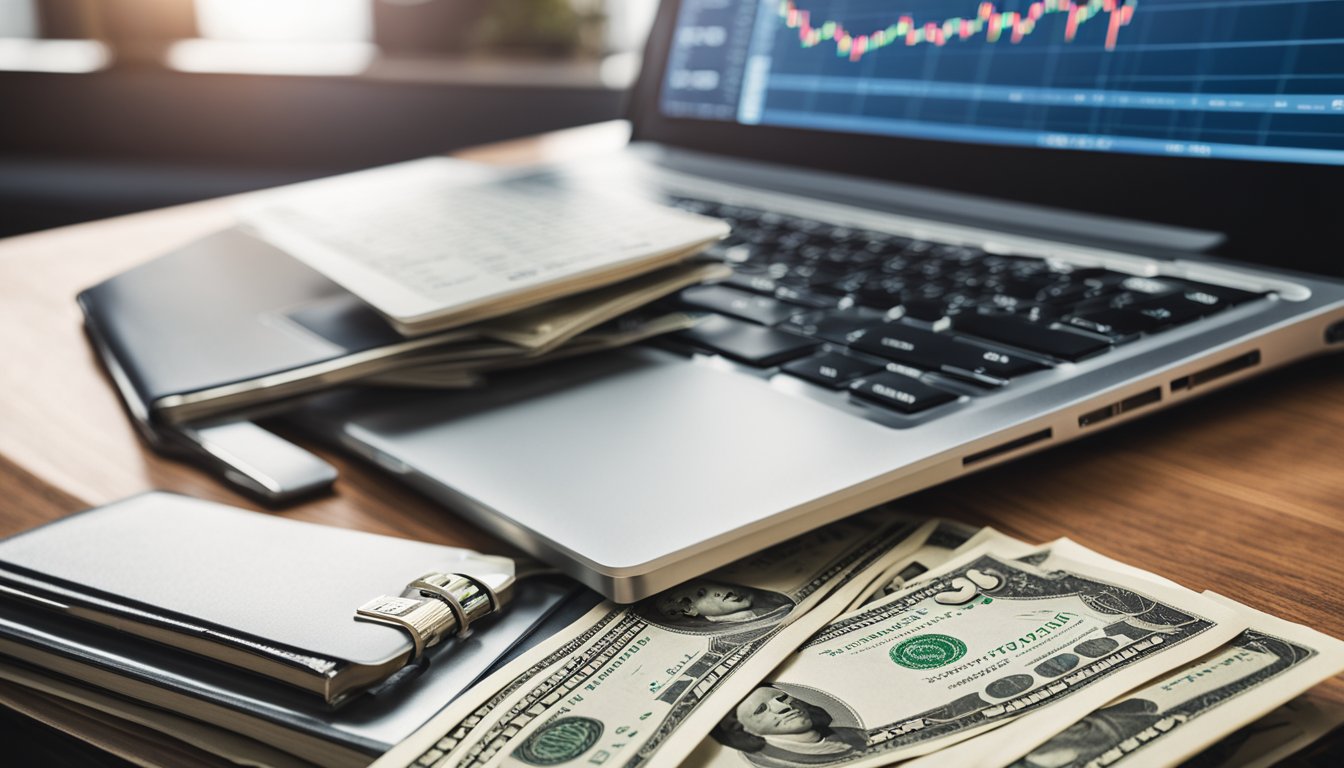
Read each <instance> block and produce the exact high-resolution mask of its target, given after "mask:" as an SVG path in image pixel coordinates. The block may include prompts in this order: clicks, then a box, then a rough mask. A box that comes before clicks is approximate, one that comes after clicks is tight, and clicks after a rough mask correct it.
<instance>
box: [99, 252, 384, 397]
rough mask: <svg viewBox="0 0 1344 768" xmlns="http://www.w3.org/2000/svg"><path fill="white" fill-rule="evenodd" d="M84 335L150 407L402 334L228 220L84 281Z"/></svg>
mask: <svg viewBox="0 0 1344 768" xmlns="http://www.w3.org/2000/svg"><path fill="white" fill-rule="evenodd" d="M78 301H79V305H80V308H81V309H82V310H83V312H84V317H85V323H86V325H87V326H88V329H89V332H90V335H91V336H93V337H94V338H95V339H96V340H97V341H98V344H99V346H100V348H101V349H100V351H101V352H103V353H104V354H105V355H108V356H110V357H111V358H113V361H114V362H115V365H116V367H118V368H119V369H120V370H121V372H123V373H124V375H125V376H124V377H125V384H127V385H129V387H130V388H131V389H132V390H133V392H134V394H135V396H136V397H135V398H131V397H130V395H129V394H128V395H127V399H128V400H133V399H138V400H139V402H140V403H143V404H145V406H147V407H148V408H149V410H150V411H151V412H152V411H153V410H154V405H155V403H158V402H159V401H161V400H163V399H164V398H167V397H171V396H173V395H183V394H188V393H192V392H199V391H201V390H207V389H211V388H215V387H219V386H223V385H227V384H236V383H239V382H246V381H252V380H255V379H258V378H261V377H263V376H267V375H271V374H276V373H281V372H284V371H290V370H293V369H296V368H301V367H303V366H307V365H313V364H315V363H320V362H324V361H328V360H335V359H338V358H341V357H345V356H347V355H350V354H352V353H355V352H359V351H363V350H368V349H375V348H378V347H383V346H387V345H389V344H395V343H398V342H402V341H404V340H405V339H404V338H403V337H402V336H401V334H399V333H397V332H396V331H395V330H394V329H393V328H392V327H391V326H390V325H388V324H387V322H386V321H384V320H383V319H382V317H381V316H379V315H378V313H377V312H375V311H373V310H372V309H370V308H369V307H367V306H365V305H364V304H363V303H362V302H360V301H359V300H358V299H356V298H355V297H354V296H352V295H351V294H350V293H349V292H347V291H345V290H344V289H342V288H341V287H340V286H338V285H336V284H335V283H333V282H331V281H330V280H328V279H327V278H325V277H323V276H322V275H320V274H318V273H317V272H315V271H313V270H312V269H310V268H308V267H306V266H304V265H303V264H301V263H299V262H298V261H295V260H294V259H293V258H291V257H290V256H289V255H288V254H286V253H284V252H283V251H281V250H279V249H278V248H276V247H275V246H272V245H270V244H268V243H266V242H264V241H262V240H260V239H258V238H256V237H254V236H252V235H250V234H248V233H247V232H245V231H243V230H241V229H237V228H230V229H225V230H222V231H220V232H216V233H214V234H211V235H209V236H207V237H204V238H202V239H200V240H197V241H194V242H192V243H189V244H187V245H185V246H183V247H182V248H180V249H178V250H176V251H173V252H171V253H168V254H165V255H163V256H160V257H158V258H156V259H154V260H152V261H149V262H146V263H144V264H142V265H140V266H138V267H135V268H133V269H130V270H127V271H126V272H123V273H122V274H120V275H117V276H115V277H112V278H110V279H108V280H105V281H104V282H102V283H99V284H98V285H96V286H93V287H92V288H89V289H86V290H85V291H83V292H82V293H80V294H79V297H78Z"/></svg>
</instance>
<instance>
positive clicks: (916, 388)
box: [849, 372, 957, 413]
mask: <svg viewBox="0 0 1344 768" xmlns="http://www.w3.org/2000/svg"><path fill="white" fill-rule="evenodd" d="M849 391H850V394H852V395H854V396H856V397H861V398H863V399H864V400H869V401H871V402H874V403H878V404H880V405H884V406H886V407H888V408H894V409H896V410H898V411H900V412H902V413H918V412H920V411H923V410H927V409H929V408H932V407H934V406H935V405H942V404H944V403H950V402H952V401H953V400H956V399H957V396H956V395H954V394H952V393H951V392H945V391H943V390H941V389H936V388H934V387H930V386H929V385H927V384H924V383H923V382H919V381H916V380H914V379H912V378H910V377H909V376H902V375H901V374H899V373H891V372H885V373H875V374H873V375H872V376H865V377H864V378H862V379H859V380H857V381H855V382H854V383H853V384H851V385H850V387H849Z"/></svg>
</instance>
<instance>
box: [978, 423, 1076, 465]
mask: <svg viewBox="0 0 1344 768" xmlns="http://www.w3.org/2000/svg"><path fill="white" fill-rule="evenodd" d="M1053 435H1054V431H1053V430H1051V429H1042V430H1041V431H1040V432H1032V433H1031V434H1030V435H1023V436H1022V437H1019V438H1017V439H1015V440H1009V441H1008V442H1006V443H1000V444H999V445H996V446H994V447H993V448H986V449H985V450H983V451H980V452H978V453H972V454H971V455H969V456H965V457H963V458H962V460H961V465H962V466H963V467H969V466H970V465H972V464H976V463H979V462H981V461H985V460H986V459H992V458H994V457H995V456H1002V455H1003V454H1005V453H1009V452H1011V451H1016V450H1017V449H1018V448H1024V447H1026V446H1028V445H1031V444H1032V443H1039V442H1040V441H1042V440H1049V439H1050V438H1051V437H1052V436H1053Z"/></svg>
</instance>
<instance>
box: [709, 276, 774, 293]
mask: <svg viewBox="0 0 1344 768" xmlns="http://www.w3.org/2000/svg"><path fill="white" fill-rule="evenodd" d="M721 284H722V285H727V286H730V287H732V288H740V289H742V290H744V291H751V292H752V293H763V294H765V295H767V296H769V295H771V294H773V293H774V292H775V289H776V288H778V287H779V283H778V282H777V281H776V280H775V279H774V278H773V277H770V276H769V275H768V274H766V273H765V272H757V271H753V272H747V271H744V270H742V271H740V270H733V274H731V275H729V276H728V279H726V280H724V281H723V283H721Z"/></svg>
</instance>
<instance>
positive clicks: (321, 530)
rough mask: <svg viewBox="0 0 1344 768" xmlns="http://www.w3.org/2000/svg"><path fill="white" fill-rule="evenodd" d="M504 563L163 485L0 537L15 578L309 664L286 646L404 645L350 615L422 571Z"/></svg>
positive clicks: (369, 656) (394, 651)
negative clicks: (242, 506)
mask: <svg viewBox="0 0 1344 768" xmlns="http://www.w3.org/2000/svg"><path fill="white" fill-rule="evenodd" d="M511 570H512V563H511V562H510V561H507V560H504V559H502V558H489V557H484V556H481V555H478V554H477V553H475V552H472V551H470V550H464V549H457V548H453V547H444V546H439V545H435V544H426V543H423V542H417V541H410V540H407V539H398V538H393V537H389V536H379V535H375V534H370V533H363V532H358V531H350V530H346V529H341V528H333V527H328V526H322V525H314V524H311V523H302V522H297V521H293V520H287V519H284V518H280V517H276V516H272V515H268V514H263V513H256V512H249V511H246V510H242V509H237V508H234V507H229V506H225V505H222V504H216V503H213V502H207V501H202V500H199V499H193V498H190V497H186V496H178V495H175V494H168V493H148V494H144V495H141V496H136V497H133V498H130V499H127V500H124V501H120V502H117V503H114V504H110V505H107V506H104V507H100V508H98V509H93V510H89V511H87V512H82V513H79V514H75V515H71V516H69V517H66V518H64V519H61V520H58V521H56V522H53V523H50V524H48V525H45V526H42V527H40V528H37V529H34V530H32V531H29V532H26V533H21V534H19V535H17V536H13V537H11V538H9V539H6V540H5V541H2V542H0V571H3V572H9V573H10V574H11V575H12V578H11V579H10V581H11V583H14V584H15V585H16V586H19V587H20V588H22V587H24V586H28V585H33V584H37V585H42V584H47V585H50V586H51V587H52V588H53V589H54V590H59V592H58V593H56V594H60V595H64V596H68V595H75V596H87V597H88V598H90V599H92V600H104V601H107V602H110V603H112V604H114V605H120V606H124V607H126V608H128V609H130V610H133V611H142V612H144V613H145V614H146V615H148V616H150V617H157V619H158V620H161V621H169V622H172V621H181V622H183V623H184V624H187V625H189V627H195V628H200V629H202V630H204V631H205V632H210V633H211V634H212V637H213V638H215V639H221V641H224V642H227V641H228V640H227V638H237V639H238V640H239V641H241V642H248V643H252V645H250V646H247V647H248V650H250V651H252V652H255V653H271V654H275V655H276V658H277V660H282V659H283V660H288V661H289V662H291V663H299V664H306V665H308V666H310V667H311V666H312V663H311V662H310V661H309V660H305V659H303V658H296V654H298V655H306V656H309V657H315V658H316V659H318V660H322V659H325V660H331V661H336V662H349V663H354V664H365V665H379V664H386V663H388V662H389V661H390V660H393V659H396V658H398V657H401V656H405V655H407V654H408V653H409V652H410V651H411V650H412V644H411V640H410V638H409V637H408V636H407V635H406V634H405V633H404V632H403V631H401V630H399V629H396V628H393V627H389V626H384V625H379V624H372V623H368V622H361V621H355V620H354V618H353V617H354V612H355V609H356V608H358V607H359V606H361V605H363V604H364V603H366V602H368V601H369V600H371V599H373V598H375V597H378V596H379V595H384V594H392V595H395V594H398V593H400V592H401V590H402V589H403V588H404V587H405V585H406V584H407V583H409V582H410V581H412V580H414V579H416V578H418V577H419V576H421V575H422V574H424V573H428V572H430V571H442V572H448V573H454V572H457V573H465V574H467V575H480V576H486V575H492V574H498V573H500V572H511ZM188 631H191V629H190V628H189V629H188ZM142 642H143V641H142Z"/></svg>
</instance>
